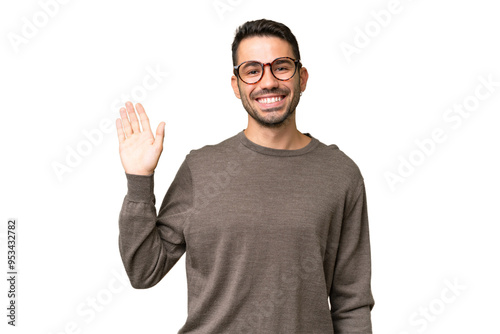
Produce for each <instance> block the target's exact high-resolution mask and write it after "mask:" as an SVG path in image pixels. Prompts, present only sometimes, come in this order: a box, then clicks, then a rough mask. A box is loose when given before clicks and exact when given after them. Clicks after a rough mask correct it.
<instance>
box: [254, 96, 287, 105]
mask: <svg viewBox="0 0 500 334" xmlns="http://www.w3.org/2000/svg"><path fill="white" fill-rule="evenodd" d="M282 99H283V98H282V97H281V96H279V97H267V98H263V99H259V102H260V103H274V102H278V101H281V100H282Z"/></svg>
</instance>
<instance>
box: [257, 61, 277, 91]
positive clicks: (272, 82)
mask: <svg viewBox="0 0 500 334" xmlns="http://www.w3.org/2000/svg"><path fill="white" fill-rule="evenodd" d="M268 65H269V66H268ZM278 81H279V80H278V79H276V78H275V77H274V75H273V73H272V72H271V64H265V65H264V73H263V74H262V78H261V79H260V81H259V84H260V86H261V88H272V87H278V86H279V82H278Z"/></svg>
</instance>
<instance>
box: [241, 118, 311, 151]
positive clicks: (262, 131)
mask: <svg viewBox="0 0 500 334" xmlns="http://www.w3.org/2000/svg"><path fill="white" fill-rule="evenodd" d="M243 132H244V133H245V136H246V137H247V138H248V139H249V140H250V141H252V142H254V143H256V144H258V145H261V146H264V147H269V148H274V149H281V150H298V149H300V148H302V147H304V146H306V145H307V144H309V142H310V141H311V138H309V137H308V136H306V135H304V134H302V133H301V132H300V131H299V130H297V128H296V127H291V126H286V127H281V128H268V127H264V126H250V124H249V126H248V127H247V128H246V129H245V130H243Z"/></svg>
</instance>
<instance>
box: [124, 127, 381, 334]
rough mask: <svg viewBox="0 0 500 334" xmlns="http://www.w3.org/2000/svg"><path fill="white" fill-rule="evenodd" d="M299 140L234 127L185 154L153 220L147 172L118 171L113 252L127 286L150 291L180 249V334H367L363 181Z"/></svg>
mask: <svg viewBox="0 0 500 334" xmlns="http://www.w3.org/2000/svg"><path fill="white" fill-rule="evenodd" d="M306 135H308V136H309V137H311V138H312V139H311V141H310V143H309V144H308V145H307V146H305V147H303V148H301V149H297V150H282V149H273V148H269V147H264V146H260V145H258V144H256V143H254V142H252V141H250V140H249V139H248V138H247V137H246V135H245V133H244V132H243V131H241V132H239V133H237V134H236V135H234V136H232V137H230V138H228V139H226V140H224V141H222V142H220V143H218V144H216V145H206V146H204V147H202V148H200V149H196V150H191V151H190V152H189V154H187V155H186V158H185V160H184V162H183V163H182V164H181V166H180V168H179V170H178V172H177V174H176V176H175V178H174V180H173V182H172V184H171V185H170V187H169V188H168V191H167V193H166V195H165V197H164V199H163V202H162V204H161V207H160V209H159V211H158V214H157V212H156V208H155V195H154V192H153V186H154V182H153V178H154V173H153V174H151V175H149V176H141V175H132V174H125V175H126V178H127V182H128V192H127V195H126V196H125V198H124V201H123V206H122V209H121V212H120V216H119V228H120V235H119V248H120V254H121V257H122V260H123V264H124V266H125V269H126V272H127V274H128V276H129V278H130V282H131V284H132V286H133V287H134V288H137V289H146V288H150V287H152V286H154V285H155V284H157V283H158V282H159V281H160V280H161V279H162V278H163V277H164V276H165V275H166V274H167V273H168V271H169V270H170V269H171V268H172V267H173V266H174V265H175V264H176V263H177V261H178V260H179V258H180V257H181V256H182V255H183V254H184V253H185V254H186V274H187V284H188V316H187V319H186V323H185V324H184V326H183V327H182V328H181V329H180V330H179V332H178V333H179V334H181V333H182V334H184V333H190V334H195V333H196V334H226V333H227V334H238V333H256V334H280V333H286V334H295V333H296V334H299V333H300V334H305V333H314V334H332V333H335V334H347V333H349V334H355V333H356V334H361V333H363V334H365V333H372V329H371V317H370V311H371V309H372V308H373V306H374V299H373V296H372V292H371V286H370V281H371V260H370V240H369V231H368V215H367V203H366V192H365V187H364V181H363V177H362V175H361V173H360V170H359V168H358V166H357V165H356V164H355V163H354V162H353V161H352V160H351V159H350V158H349V157H348V156H347V155H346V154H345V153H343V152H342V151H341V150H340V149H339V148H338V147H337V146H336V145H333V144H332V145H325V144H323V143H322V142H320V141H319V140H317V139H316V138H314V137H312V136H311V135H310V134H308V133H306ZM174 302H175V301H174ZM329 302H330V304H331V307H330V305H329Z"/></svg>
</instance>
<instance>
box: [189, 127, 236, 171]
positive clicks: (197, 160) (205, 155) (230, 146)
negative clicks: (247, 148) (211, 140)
mask: <svg viewBox="0 0 500 334" xmlns="http://www.w3.org/2000/svg"><path fill="white" fill-rule="evenodd" d="M237 144H238V140H237V135H234V136H231V137H229V138H226V139H224V140H222V141H220V142H218V143H215V144H207V145H204V146H202V147H199V148H196V149H191V150H190V151H189V153H188V154H187V156H186V160H187V163H188V164H189V165H190V166H192V167H195V166H201V167H203V168H207V167H209V166H213V167H217V166H218V165H220V163H221V162H223V161H228V160H231V157H232V156H233V155H234V154H235V152H236V148H237Z"/></svg>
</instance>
